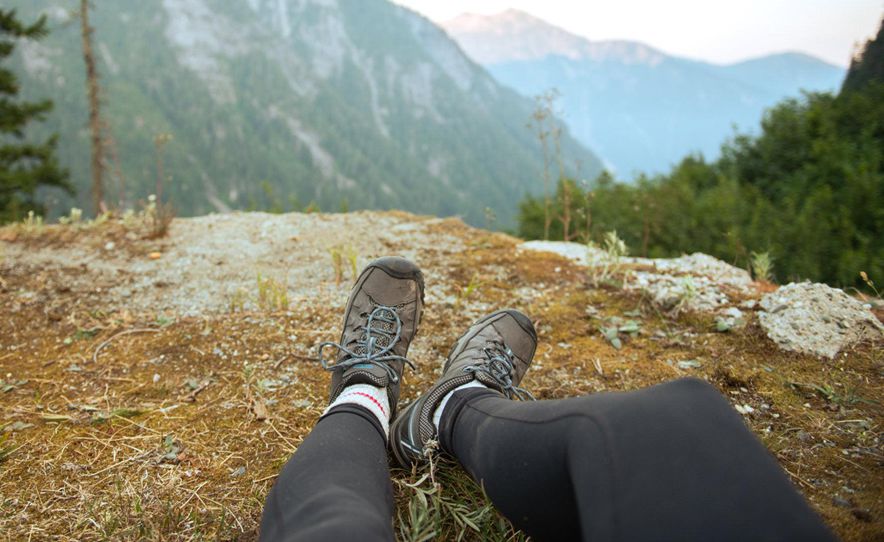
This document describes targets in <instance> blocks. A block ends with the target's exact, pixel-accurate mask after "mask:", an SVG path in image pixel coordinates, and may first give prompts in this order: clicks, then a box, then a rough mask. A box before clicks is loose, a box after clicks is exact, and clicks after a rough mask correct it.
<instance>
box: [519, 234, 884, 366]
mask: <svg viewBox="0 0 884 542" xmlns="http://www.w3.org/2000/svg"><path fill="white" fill-rule="evenodd" d="M520 249H521V250H538V251H544V252H553V253H556V254H559V255H561V256H564V257H566V258H568V259H570V260H572V261H574V262H576V263H578V264H580V265H583V266H586V267H587V268H589V271H588V272H589V274H590V275H591V276H592V275H595V274H598V270H599V269H610V268H612V267H616V268H617V269H618V275H622V279H620V278H618V283H620V281H621V280H622V286H623V288H624V289H626V290H634V291H639V292H642V293H644V294H645V295H647V296H648V297H649V298H650V299H651V300H652V301H653V302H654V303H655V304H656V305H657V306H659V307H660V308H662V309H664V310H669V311H673V312H678V311H681V310H690V311H695V312H703V313H711V314H714V315H715V325H716V329H718V330H719V331H729V330H731V329H735V328H739V327H742V326H743V325H745V324H746V323H747V321H748V319H749V317H748V314H747V313H746V312H745V311H747V310H750V311H751V310H753V309H760V310H758V322H759V324H760V325H761V327H762V329H764V331H765V333H766V334H767V336H768V337H769V338H770V339H771V340H772V341H773V342H774V343H775V344H776V345H777V346H778V347H780V348H782V349H783V350H787V351H792V352H800V353H804V354H811V355H814V356H819V357H824V358H830V359H831V358H833V357H834V356H835V355H836V354H837V353H838V352H840V351H842V350H844V349H845V348H848V347H850V346H852V345H855V344H857V343H859V342H862V341H866V340H875V341H880V340H882V339H884V326H882V324H881V322H879V321H878V319H877V318H876V317H875V315H874V314H872V312H871V310H870V309H869V307H868V306H865V305H863V304H862V303H861V302H860V301H858V300H856V299H855V298H853V297H850V296H849V295H847V294H846V293H845V292H843V291H842V290H839V289H836V288H831V287H829V286H826V285H825V284H815V283H810V282H803V283H797V284H794V283H793V284H788V285H786V286H783V287H781V288H778V289H777V290H776V291H774V292H771V293H769V294H767V295H764V296H763V297H761V299H760V300H759V299H758V297H759V295H760V291H759V290H758V289H757V288H755V287H754V286H753V282H752V278H751V277H750V275H749V273H748V272H746V270H744V269H740V268H738V267H734V266H732V265H729V264H727V263H725V262H723V261H721V260H718V259H716V258H713V257H712V256H709V255H707V254H702V253H695V254H691V255H689V256H682V257H680V258H667V259H663V258H626V257H624V258H612V257H611V256H609V255H608V254H607V253H606V252H604V251H602V250H599V249H597V248H593V247H587V246H585V245H581V244H579V243H565V242H559V241H529V242H527V243H523V244H522V245H520ZM740 309H744V310H740Z"/></svg>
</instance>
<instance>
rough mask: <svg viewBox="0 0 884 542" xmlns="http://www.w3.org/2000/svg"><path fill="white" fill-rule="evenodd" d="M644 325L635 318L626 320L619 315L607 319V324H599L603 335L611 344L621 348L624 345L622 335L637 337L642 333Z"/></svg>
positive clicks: (618, 348)
mask: <svg viewBox="0 0 884 542" xmlns="http://www.w3.org/2000/svg"><path fill="white" fill-rule="evenodd" d="M641 329H642V326H641V324H640V323H639V322H637V321H635V320H626V321H624V320H623V319H622V318H620V317H618V316H614V317H611V318H608V319H607V325H603V326H599V332H600V333H601V334H602V337H604V338H605V340H606V341H608V342H609V343H610V344H611V346H613V347H614V348H616V349H617V350H620V349H621V348H622V347H623V340H622V339H621V337H627V336H628V337H635V336H637V335H638V334H639V333H641Z"/></svg>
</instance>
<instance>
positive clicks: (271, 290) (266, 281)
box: [257, 273, 289, 311]
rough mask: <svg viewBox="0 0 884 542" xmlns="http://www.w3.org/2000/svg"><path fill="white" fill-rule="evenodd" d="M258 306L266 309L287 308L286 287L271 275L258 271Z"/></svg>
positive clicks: (282, 309)
mask: <svg viewBox="0 0 884 542" xmlns="http://www.w3.org/2000/svg"><path fill="white" fill-rule="evenodd" d="M257 301H258V308H260V309H261V310H266V311H284V310H286V309H288V308H289V295H288V288H287V286H286V284H285V283H280V282H277V281H276V280H274V279H273V278H271V277H262V276H261V274H260V273H258V300H257Z"/></svg>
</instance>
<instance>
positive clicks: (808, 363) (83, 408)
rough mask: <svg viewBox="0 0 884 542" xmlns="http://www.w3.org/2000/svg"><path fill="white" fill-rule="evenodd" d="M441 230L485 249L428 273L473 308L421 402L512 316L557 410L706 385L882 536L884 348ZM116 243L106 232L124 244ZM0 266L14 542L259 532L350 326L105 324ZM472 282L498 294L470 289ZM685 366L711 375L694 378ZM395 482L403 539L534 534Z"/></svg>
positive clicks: (428, 334) (318, 319)
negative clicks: (595, 396)
mask: <svg viewBox="0 0 884 542" xmlns="http://www.w3.org/2000/svg"><path fill="white" fill-rule="evenodd" d="M435 227H436V228H439V229H440V230H444V231H446V232H448V233H452V232H453V233H456V234H457V235H459V236H461V237H462V238H464V239H468V240H470V241H469V248H468V250H466V251H463V252H462V253H459V254H458V255H457V256H456V257H455V258H454V259H453V260H452V259H451V258H450V257H445V258H442V257H440V258H438V259H436V258H434V257H433V256H432V252H429V251H428V252H427V254H428V255H427V256H426V258H425V259H424V260H422V261H419V263H420V264H421V265H422V266H423V267H424V270H425V274H426V278H427V280H428V281H436V282H438V283H443V284H445V285H446V288H447V290H448V291H449V292H450V293H451V294H452V298H453V299H456V300H458V301H457V303H458V304H459V305H460V306H459V307H458V308H457V309H456V310H455V307H454V305H455V302H452V303H447V302H444V301H437V302H435V303H431V304H429V305H428V306H427V312H426V313H425V318H424V320H423V327H422V329H421V332H420V334H419V335H418V338H417V339H416V341H415V343H414V349H413V351H414V352H417V353H419V354H418V356H419V357H415V361H416V362H417V364H418V367H419V372H418V373H414V374H407V375H406V379H405V380H406V382H405V384H404V387H403V396H404V397H403V399H404V400H405V401H408V400H410V399H412V398H413V397H415V396H416V395H417V393H418V392H419V390H420V389H422V388H423V387H424V386H425V385H427V384H428V383H429V382H431V381H432V380H434V379H435V377H436V376H437V374H438V372H439V370H440V368H441V361H442V359H443V357H444V355H445V353H446V352H447V351H448V349H449V347H450V344H451V342H452V341H453V340H454V339H455V338H456V337H457V336H458V335H459V334H460V332H461V331H462V329H463V328H464V327H465V326H467V325H469V324H470V323H471V322H472V321H473V320H474V319H475V318H476V317H478V316H480V315H481V314H482V313H484V312H487V311H488V310H491V309H493V308H497V307H499V306H501V305H510V306H515V308H519V309H521V310H524V311H526V312H527V313H528V314H530V315H531V316H532V317H533V318H534V320H535V321H536V322H537V324H538V326H537V327H538V330H539V336H540V341H541V346H540V348H539V349H538V353H537V358H536V363H535V366H534V367H533V368H532V370H531V371H530V372H529V373H528V376H527V378H526V380H525V382H524V385H525V386H526V387H527V388H528V389H529V390H531V391H532V392H533V393H534V394H535V395H537V396H538V398H541V399H544V398H560V397H567V396H572V395H577V394H583V393H594V392H600V391H606V390H626V389H634V388H639V387H643V386H647V385H652V384H655V383H658V382H661V381H665V380H668V379H672V378H676V377H679V376H684V375H694V376H699V377H701V378H706V379H708V380H709V381H711V382H713V383H714V384H716V385H717V386H718V387H719V388H720V389H721V391H722V392H723V393H724V394H725V395H726V396H727V397H729V398H730V399H731V400H732V402H733V403H734V404H735V405H740V406H741V408H742V407H743V406H744V405H748V406H750V407H751V408H752V412H751V413H750V414H747V415H746V416H745V419H746V422H747V424H748V425H749V426H750V427H751V428H752V430H753V431H754V432H755V433H756V434H757V435H759V437H761V439H762V440H763V441H764V442H765V444H766V445H767V446H768V447H769V448H770V450H771V451H772V452H773V453H774V454H775V456H776V457H777V459H778V460H779V461H780V463H781V464H782V466H783V467H784V468H785V469H786V470H787V472H788V473H789V474H790V476H791V478H792V480H793V481H794V482H795V484H796V487H798V489H800V490H801V491H802V492H803V493H804V495H805V496H807V498H808V499H809V500H810V502H811V503H812V504H813V506H814V507H815V508H816V509H817V510H818V511H819V512H820V513H821V514H822V515H823V517H824V518H825V519H826V521H827V522H828V523H829V524H830V525H831V526H832V527H833V529H835V531H836V532H837V533H838V534H839V535H840V536H841V537H842V538H844V539H845V540H849V541H852V540H873V539H876V538H877V539H880V538H881V537H882V536H884V524H882V520H884V486H882V484H881V483H880V481H881V479H882V465H884V451H882V441H881V429H882V424H884V412H882V405H881V401H882V400H884V359H882V354H881V350H880V345H868V346H864V347H861V348H858V349H856V350H854V351H851V352H847V353H846V355H843V356H839V358H838V359H836V360H835V361H832V362H821V361H819V360H816V359H813V358H810V357H807V356H800V355H795V354H787V353H783V352H780V351H778V350H776V349H775V348H773V347H772V345H771V344H770V343H769V342H768V341H767V340H766V339H765V338H764V336H763V334H762V333H761V331H760V330H759V329H758V327H757V324H755V323H754V321H752V322H750V323H749V325H748V327H747V328H746V329H744V330H741V331H738V332H731V333H716V332H715V331H714V323H713V322H712V321H711V319H709V318H707V317H703V316H696V315H691V314H682V315H680V316H678V317H677V318H674V317H671V316H667V315H662V314H660V313H659V312H658V311H656V310H655V309H654V308H653V307H652V306H651V305H650V304H649V303H648V302H647V301H646V300H644V299H642V298H641V297H638V296H633V295H626V294H623V293H622V292H620V291H617V290H612V289H598V288H592V287H590V286H589V285H587V283H586V280H585V276H584V273H583V272H582V271H581V270H580V269H577V268H575V267H574V266H572V265H570V264H568V263H567V262H566V261H564V260H562V259H559V258H556V257H553V256H549V257H544V256H538V255H536V254H532V255H530V256H529V255H524V256H523V255H519V254H517V253H516V251H515V250H514V240H512V239H511V238H509V237H506V236H503V235H496V234H487V233H484V232H480V231H477V230H472V229H469V228H467V227H465V226H463V225H462V224H461V223H459V222H458V221H453V220H452V221H445V222H443V223H441V224H439V225H437V226H435ZM50 228H53V227H50ZM110 231H113V230H112V229H109V230H99V231H96V232H94V233H90V234H88V235H94V236H96V241H95V242H96V243H105V242H106V239H107V237H105V236H108V235H112V234H111V233H108V232H110ZM62 234H63V232H62V233H59V232H55V233H52V234H51V235H56V236H59V235H62ZM78 235H87V234H84V233H79V234H78ZM113 238H114V239H124V238H125V237H124V236H122V237H120V236H114V237H113ZM17 242H33V243H37V244H45V243H47V242H49V241H45V240H40V239H32V240H28V241H23V240H22V239H19V240H18V241H17ZM53 242H54V241H53ZM121 242H122V241H121ZM142 242H143V241H139V243H142ZM389 249H390V251H391V253H395V252H396V251H397V247H396V246H390V247H389ZM126 250H132V251H133V252H139V251H141V250H142V249H140V248H138V247H131V248H126ZM0 269H2V270H3V271H2V272H3V274H2V279H3V281H2V282H0V311H2V314H3V316H4V317H3V318H2V319H0V380H3V383H2V384H0V410H2V413H3V417H2V418H0V426H4V429H3V430H2V435H3V437H4V440H2V441H0V533H2V534H0V537H2V538H5V539H8V540H28V539H32V540H40V539H54V540H107V539H113V540H136V539H137V540H203V539H213V540H214V539H221V540H254V539H255V538H256V535H257V526H258V521H259V519H260V513H261V507H262V504H263V500H264V497H265V495H266V494H267V492H268V490H269V489H270V487H271V485H272V484H273V481H274V478H275V475H276V473H277V472H278V471H279V468H280V467H281V466H282V464H283V463H284V462H285V461H286V459H287V458H288V457H289V455H290V454H291V453H292V452H293V451H294V450H295V449H296V448H297V446H298V445H299V444H300V442H301V441H302V439H303V438H304V437H305V436H306V434H307V433H308V432H309V430H310V428H311V426H312V425H313V423H314V422H315V421H316V419H317V417H318V416H319V414H320V412H321V411H322V408H323V407H324V405H325V400H326V393H327V378H328V376H327V374H326V373H325V372H324V371H322V370H321V369H320V368H319V367H318V364H316V363H315V362H313V361H311V360H312V357H313V355H314V350H313V347H314V345H315V344H316V343H318V342H319V341H320V340H325V339H329V338H332V339H334V338H337V334H338V333H339V330H338V326H339V321H340V314H338V313H336V312H334V311H331V310H328V309H327V308H325V307H322V306H312V307H311V306H301V307H298V310H297V312H296V313H295V312H288V311H286V310H284V309H283V308H282V307H280V310H273V308H272V307H269V308H267V310H262V311H254V312H252V311H247V310H243V307H239V310H238V311H237V312H236V314H215V315H211V316H205V317H201V318H188V319H177V320H176V319H175V317H174V315H166V314H130V313H128V312H125V311H123V312H115V313H107V312H105V311H103V310H102V307H101V306H95V305H93V304H91V302H90V298H89V297H87V296H84V295H83V292H78V291H75V290H71V289H70V288H68V287H67V286H66V284H67V282H66V273H74V272H82V270H79V269H72V270H67V271H65V270H58V271H49V270H39V269H23V268H21V267H18V266H16V265H15V263H14V262H5V263H4V264H3V267H2V268H0ZM474 281H475V282H476V283H478V284H481V287H479V288H476V289H474V291H472V292H471V293H470V295H469V296H464V297H463V299H459V298H458V296H457V293H458V292H459V291H462V289H463V288H464V285H468V284H471V283H473V282H474ZM341 287H342V288H346V287H347V285H346V284H342V286H341ZM49 300H51V303H50V302H49ZM587 306H590V307H592V309H591V310H589V311H587V309H586V307H587ZM627 314H628V315H629V316H624V315H627ZM612 317H623V318H627V319H631V320H635V321H636V322H637V323H638V325H639V327H640V330H639V331H638V332H637V333H635V334H624V335H623V336H622V339H623V340H622V342H623V345H622V348H621V349H619V350H617V349H615V348H613V347H612V346H611V345H610V344H609V342H608V341H607V340H606V339H605V338H604V337H603V336H602V335H601V334H600V333H599V331H598V328H599V326H600V325H602V324H604V323H605V322H606V319H610V318H612ZM129 330H149V331H141V332H132V333H126V332H127V331H129ZM96 352H98V354H97V355H96ZM686 360H696V361H698V362H699V364H700V365H699V367H695V368H687V369H682V368H680V366H679V364H678V362H679V361H686ZM7 387H9V389H8V390H7V391H3V390H6V388H7ZM394 487H395V489H396V501H397V510H396V517H397V522H396V524H397V529H398V532H399V534H400V537H401V538H402V539H405V540H418V539H432V538H444V539H457V538H459V537H460V538H462V539H465V540H479V539H482V540H485V539H498V540H517V539H520V538H521V535H520V534H519V533H516V532H513V531H512V528H511V527H510V525H509V524H508V523H507V522H506V521H505V520H504V519H502V518H501V517H500V516H499V515H497V514H496V513H495V512H494V510H493V508H492V507H490V506H489V505H488V501H487V499H485V498H484V496H483V495H482V492H481V489H480V488H478V487H477V486H476V485H475V484H474V483H472V481H470V480H469V478H468V477H466V476H465V475H464V474H463V472H462V471H461V470H460V469H459V468H458V467H457V466H455V465H452V464H450V463H446V462H444V461H442V462H440V463H437V464H435V465H434V466H433V467H432V469H428V468H425V469H422V470H418V471H414V472H402V471H398V470H396V471H394Z"/></svg>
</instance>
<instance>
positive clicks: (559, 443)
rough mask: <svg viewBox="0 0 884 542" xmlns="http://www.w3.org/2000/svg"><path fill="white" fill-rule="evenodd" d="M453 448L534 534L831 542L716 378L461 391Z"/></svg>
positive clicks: (451, 414) (446, 441) (448, 410)
mask: <svg viewBox="0 0 884 542" xmlns="http://www.w3.org/2000/svg"><path fill="white" fill-rule="evenodd" d="M439 437H440V441H441V445H442V448H443V449H444V450H446V451H448V452H449V453H450V454H451V455H453V456H454V457H455V458H457V460H458V461H459V462H460V463H461V464H462V465H463V466H464V468H465V469H466V470H467V471H468V472H469V473H470V474H471V475H472V476H473V477H474V479H475V480H476V481H477V482H479V483H480V484H481V485H482V486H483V487H484V489H485V491H486V492H487V493H488V495H489V497H491V500H492V501H493V502H494V504H495V506H496V507H497V508H498V509H499V510H500V511H501V512H502V513H503V514H504V515H505V516H506V517H507V518H509V519H510V520H511V521H512V522H513V524H514V525H515V526H517V527H518V528H520V529H523V530H524V531H525V532H526V533H528V534H529V535H531V536H532V537H533V538H534V539H536V540H548V539H557V540H558V539H581V538H582V539H583V540H833V539H834V537H833V536H832V534H831V533H830V532H829V531H828V530H827V528H826V527H825V526H824V525H823V523H822V521H821V520H820V519H819V517H817V515H816V514H815V513H814V512H813V511H812V510H811V509H810V508H809V507H808V505H807V504H806V503H805V502H804V499H803V498H802V497H801V496H800V495H799V494H798V492H797V491H796V490H795V489H794V488H793V487H792V485H791V483H790V481H789V480H788V478H786V476H785V474H784V473H783V471H782V470H781V469H780V467H779V465H778V464H777V462H776V461H775V459H774V458H773V457H772V456H771V455H770V453H769V452H768V451H767V450H766V449H765V448H764V446H763V445H762V444H761V442H759V441H758V440H757V439H756V438H755V437H754V435H752V433H751V432H750V431H749V430H748V429H747V428H746V426H745V424H744V423H743V420H742V419H741V418H740V416H739V415H738V414H737V413H736V412H735V411H734V410H733V409H732V408H731V406H730V405H729V404H728V403H727V401H726V400H725V399H724V398H723V397H722V396H721V395H720V394H719V393H718V392H717V391H716V390H715V389H714V388H713V387H712V386H710V385H709V384H707V383H705V382H703V381H701V380H696V379H684V380H678V381H674V382H670V383H666V384H661V385H658V386H654V387H651V388H648V389H645V390H640V391H633V392H625V393H602V394H597V395H592V396H586V397H579V398H572V399H564V400H556V401H537V402H517V401H512V400H509V399H507V398H505V397H503V396H501V395H500V394H499V393H496V392H494V391H490V390H483V389H475V388H474V389H463V390H460V391H457V392H455V393H454V394H453V395H452V396H451V399H450V400H449V402H448V404H447V405H446V407H445V409H444V411H443V413H442V417H441V420H440V427H439Z"/></svg>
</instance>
